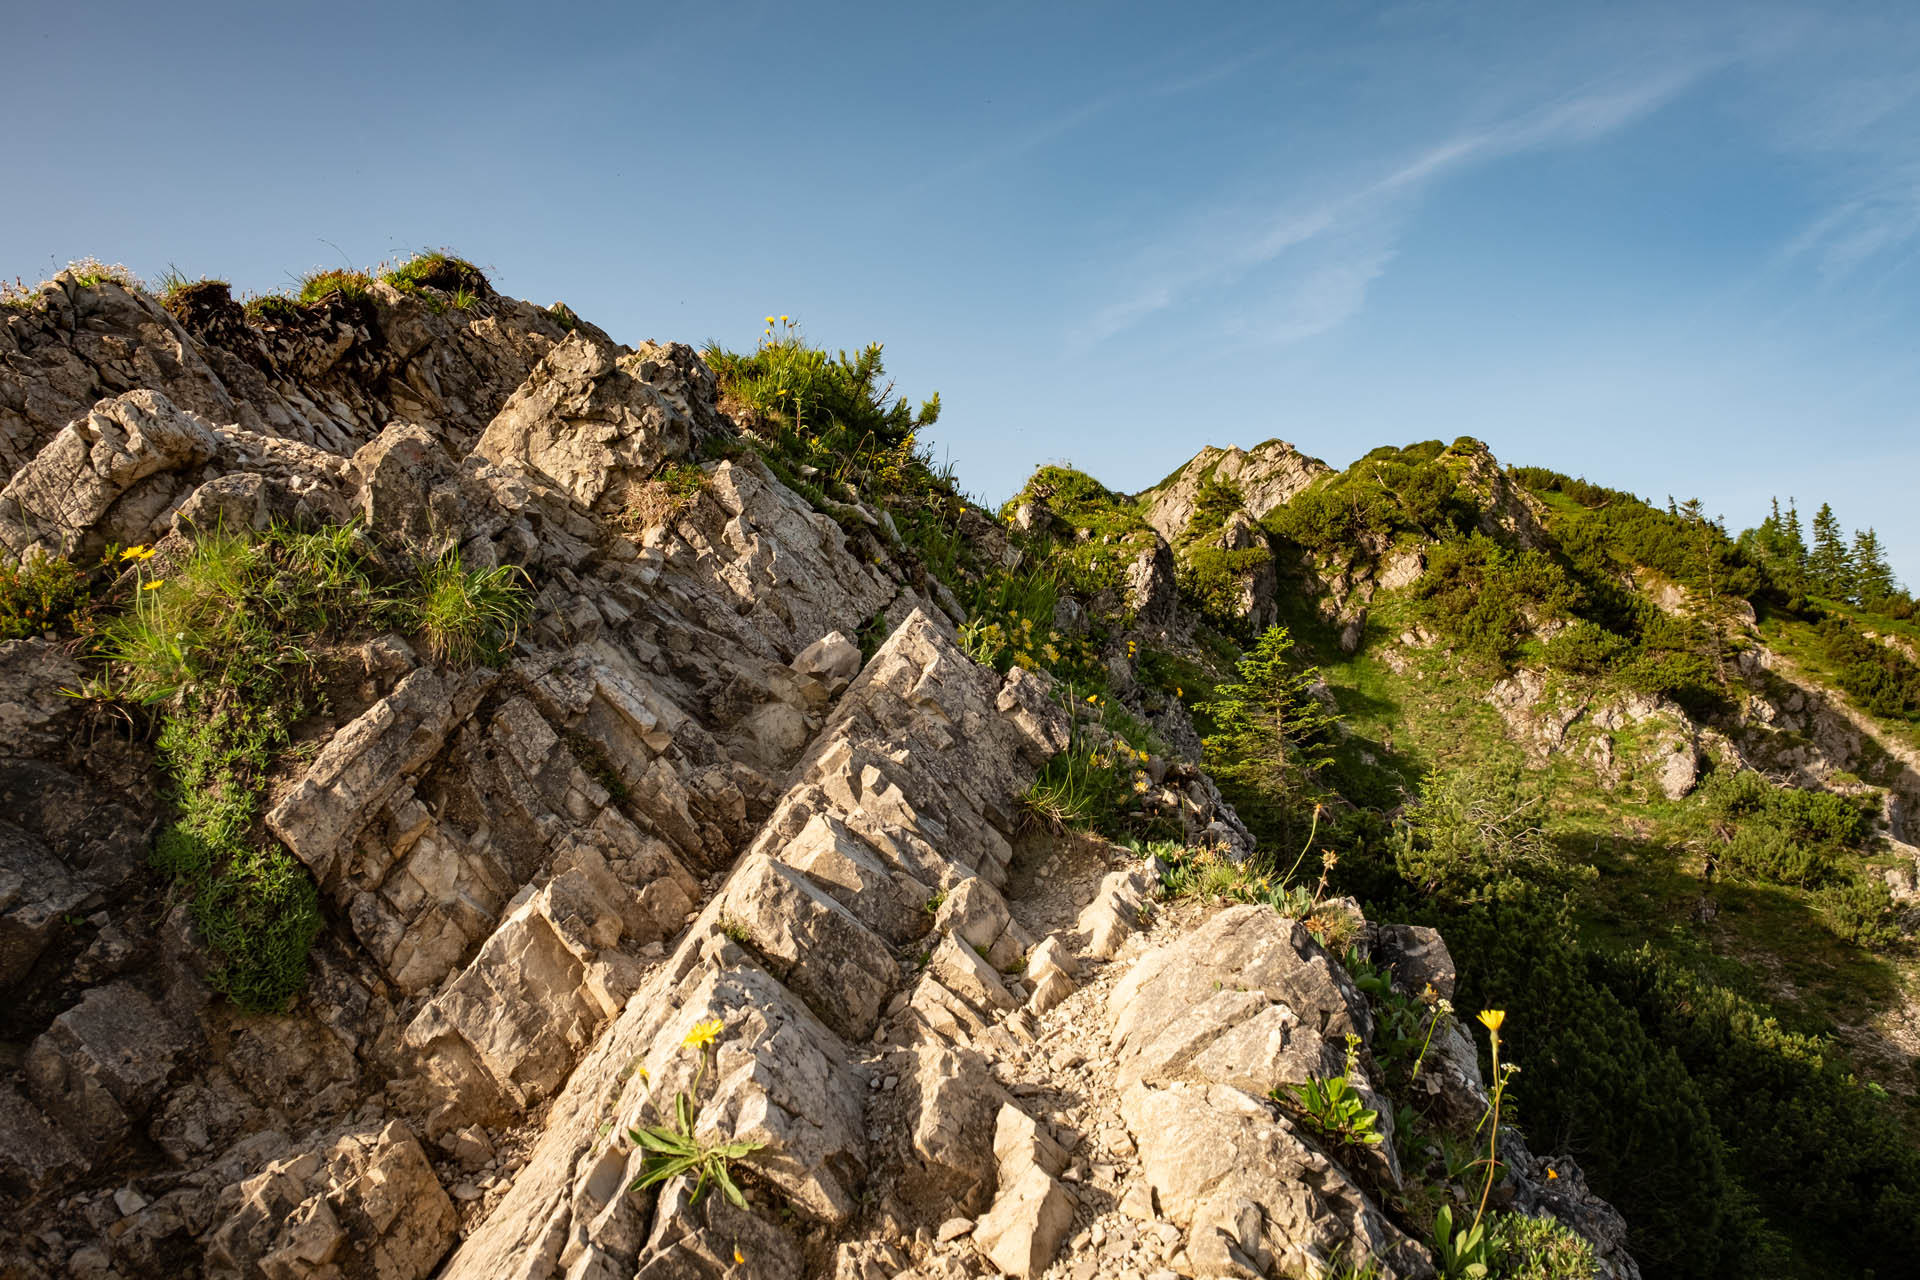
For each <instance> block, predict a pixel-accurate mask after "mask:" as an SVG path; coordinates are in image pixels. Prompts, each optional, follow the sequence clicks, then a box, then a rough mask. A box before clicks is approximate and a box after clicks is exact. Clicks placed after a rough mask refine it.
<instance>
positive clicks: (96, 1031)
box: [26, 982, 188, 1154]
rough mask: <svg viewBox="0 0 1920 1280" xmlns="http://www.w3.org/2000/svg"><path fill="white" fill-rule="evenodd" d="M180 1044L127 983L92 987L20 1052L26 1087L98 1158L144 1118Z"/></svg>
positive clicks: (168, 1022) (169, 1022) (177, 1034)
mask: <svg viewBox="0 0 1920 1280" xmlns="http://www.w3.org/2000/svg"><path fill="white" fill-rule="evenodd" d="M187 1043H188V1037H187V1033H186V1031H185V1029H184V1028H183V1027H181V1026H180V1024H179V1023H178V1022H177V1021H176V1020H175V1019H173V1018H172V1017H170V1016H168V1015H167V1014H166V1013H164V1012H162V1011H161V1010H160V1009H159V1008H158V1007H157V1006H156V1005H155V1004H154V1003H153V1002H152V1001H151V1000H149V999H147V997H146V996H144V995H142V994H141V993H140V992H139V991H138V990H136V989H135V988H134V987H132V986H131V985H129V984H127V983H124V982H115V983H113V984H111V985H109V986H104V987H94V988H93V989H91V990H90V991H88V992H87V993H86V995H84V996H82V997H81V1000H80V1003H79V1004H77V1005H75V1006H74V1007H73V1008H71V1009H69V1010H67V1011H66V1012H65V1013H63V1014H61V1015H60V1016H59V1017H58V1018H55V1019H54V1021H53V1025H52V1026H51V1027H49V1028H48V1029H47V1030H46V1031H45V1032H44V1033H43V1034H42V1035H41V1036H40V1037H39V1038H38V1039H36V1040H35V1041H34V1042H33V1044H32V1046H31V1047H30V1048H29V1049H28V1050H27V1061H26V1077H27V1089H28V1092H29V1093H31V1094H32V1096H33V1099H34V1101H35V1102H37V1103H39V1104H40V1107H41V1109H42V1110H44V1111H45V1112H46V1113H47V1114H48V1115H49V1116H50V1117H52V1118H53V1119H54V1120H56V1121H58V1122H59V1124H60V1126H61V1127H62V1128H64V1129H65V1130H66V1131H67V1132H68V1133H69V1134H71V1135H72V1136H73V1137H74V1138H75V1139H76V1140H77V1141H78V1142H79V1143H80V1145H81V1146H82V1148H83V1149H85V1150H87V1151H89V1152H91V1153H94V1154H100V1153H104V1152H105V1151H106V1150H108V1149H109V1148H110V1147H112V1146H113V1145H114V1144H115V1143H117V1142H119V1141H120V1140H121V1139H123V1138H124V1137H125V1136H126V1135H127V1133H128V1132H129V1130H130V1129H131V1128H132V1126H133V1124H134V1123H136V1122H137V1121H138V1120H140V1119H141V1118H142V1117H144V1116H145V1115H146V1112H147V1110H148V1108H149V1107H151V1106H152V1104H153V1102H154V1101H155V1100H156V1099H157V1098H158V1097H159V1095H160V1091H161V1090H162V1089H163V1088H164V1087H165V1085H166V1082H167V1077H168V1075H169V1073H171V1071H172V1070H173V1064H174V1060H175V1059H176V1058H177V1057H179V1055H180V1054H181V1053H182V1052H184V1051H185V1049H186V1048H187Z"/></svg>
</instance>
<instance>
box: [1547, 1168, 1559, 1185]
mask: <svg viewBox="0 0 1920 1280" xmlns="http://www.w3.org/2000/svg"><path fill="white" fill-rule="evenodd" d="M1559 1176H1560V1175H1559V1173H1558V1172H1556V1171H1555V1170H1554V1167H1553V1166H1552V1165H1548V1166H1547V1181H1548V1182H1552V1181H1553V1180H1554V1179H1555V1178H1557V1177H1559Z"/></svg>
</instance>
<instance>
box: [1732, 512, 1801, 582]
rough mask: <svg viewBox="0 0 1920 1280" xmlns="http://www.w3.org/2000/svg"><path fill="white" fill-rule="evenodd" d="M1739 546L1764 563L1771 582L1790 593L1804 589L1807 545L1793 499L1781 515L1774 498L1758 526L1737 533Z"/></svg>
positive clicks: (1751, 557) (1753, 558)
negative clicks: (1738, 534) (1770, 508)
mask: <svg viewBox="0 0 1920 1280" xmlns="http://www.w3.org/2000/svg"><path fill="white" fill-rule="evenodd" d="M1740 547H1741V549H1742V550H1743V551H1745V552H1746V553H1747V556H1748V558H1749V559H1750V560H1758V561H1760V562H1761V563H1762V564H1764V565H1765V566H1766V570H1767V574H1768V576H1769V577H1770V578H1772V579H1773V582H1774V584H1775V585H1776V586H1778V587H1780V588H1781V589H1782V590H1784V591H1786V592H1787V593H1788V594H1789V595H1797V594H1804V593H1805V592H1806V590H1807V544H1806V542H1805V540H1804V539H1803V538H1802V537H1801V534H1800V513H1799V512H1798V511H1796V510H1794V507H1793V499H1791V498H1789V499H1787V510H1786V514H1784V515H1783V514H1781V511H1780V499H1778V498H1775V499H1774V500H1773V507H1772V510H1771V512H1770V513H1769V514H1768V516H1767V518H1766V519H1765V520H1762V521H1761V522H1760V527H1759V528H1758V529H1749V530H1747V531H1746V532H1744V533H1742V534H1741V535H1740Z"/></svg>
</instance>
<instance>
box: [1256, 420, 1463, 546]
mask: <svg viewBox="0 0 1920 1280" xmlns="http://www.w3.org/2000/svg"><path fill="white" fill-rule="evenodd" d="M1445 454H1446V450H1445V449H1444V447H1443V446H1442V445H1441V444H1440V442H1439V441H1437V440H1433V441H1428V442H1426V443H1425V444H1420V445H1412V446H1409V447H1408V448H1406V449H1395V448H1392V447H1387V448H1381V449H1375V450H1374V451H1373V452H1372V453H1369V454H1368V455H1367V456H1366V457H1364V458H1362V459H1361V460H1360V461H1359V462H1356V463H1354V465H1353V466H1351V467H1349V468H1347V469H1346V470H1345V471H1342V472H1339V473H1337V474H1335V475H1331V476H1328V477H1326V478H1325V479H1323V480H1319V481H1316V482H1315V483H1314V484H1313V485H1312V486H1311V487H1310V488H1308V489H1306V490H1305V491H1304V492H1302V493H1299V494H1297V495H1295V497H1294V498H1293V499H1292V501H1290V502H1288V503H1286V504H1285V505H1284V506H1280V507H1277V508H1275V509H1274V510H1273V511H1272V512H1270V513H1268V515H1267V518H1266V524H1267V528H1268V530H1269V531H1270V532H1272V533H1273V534H1274V536H1276V537H1279V538H1284V539H1286V540H1287V541H1289V542H1292V543H1295V544H1297V545H1299V546H1302V547H1305V548H1307V549H1308V550H1311V551H1317V552H1320V553H1322V554H1325V555H1330V556H1334V557H1336V558H1340V559H1345V558H1346V557H1348V556H1350V555H1352V554H1353V553H1354V552H1355V551H1356V550H1357V549H1359V548H1362V547H1364V546H1365V545H1366V544H1367V543H1369V542H1376V543H1377V542H1381V541H1384V540H1386V539H1388V538H1391V537H1392V536H1393V535H1394V534H1396V533H1409V534H1413V535H1416V536H1418V537H1420V538H1422V539H1438V538H1447V537H1450V536H1454V535H1457V534H1460V533H1463V532H1465V531H1466V530H1468V529H1470V528H1472V527H1473V522H1474V517H1475V514H1476V508H1475V504H1474V500H1473V498H1472V496H1471V495H1470V494H1469V493H1467V492H1466V491H1465V490H1463V489H1462V488H1461V486H1460V482H1459V478H1458V476H1457V475H1456V474H1455V471H1454V469H1453V467H1451V466H1449V465H1448V464H1447V461H1446V460H1445Z"/></svg>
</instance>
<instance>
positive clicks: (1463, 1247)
mask: <svg viewBox="0 0 1920 1280" xmlns="http://www.w3.org/2000/svg"><path fill="white" fill-rule="evenodd" d="M1428 1243H1429V1244H1430V1245H1431V1246H1432V1248H1433V1261H1434V1264H1435V1265H1436V1266H1438V1267H1439V1269H1440V1274H1441V1276H1443V1277H1444V1278H1445V1280H1485V1277H1487V1276H1488V1275H1490V1274H1491V1269H1492V1249H1491V1248H1490V1247H1489V1242H1488V1240H1487V1230H1486V1228H1485V1227H1483V1226H1482V1225H1481V1224H1480V1222H1479V1220H1478V1218H1477V1217H1476V1219H1475V1221H1474V1222H1473V1224H1472V1225H1471V1226H1467V1227H1463V1228H1461V1229H1460V1230H1458V1231H1456V1230H1454V1226H1453V1209H1452V1207H1451V1206H1448V1205H1441V1206H1440V1209H1439V1211H1438V1212H1437V1213H1435V1214H1434V1215H1433V1231H1432V1233H1431V1234H1430V1235H1429V1236H1428Z"/></svg>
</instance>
